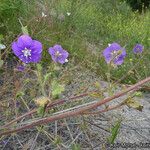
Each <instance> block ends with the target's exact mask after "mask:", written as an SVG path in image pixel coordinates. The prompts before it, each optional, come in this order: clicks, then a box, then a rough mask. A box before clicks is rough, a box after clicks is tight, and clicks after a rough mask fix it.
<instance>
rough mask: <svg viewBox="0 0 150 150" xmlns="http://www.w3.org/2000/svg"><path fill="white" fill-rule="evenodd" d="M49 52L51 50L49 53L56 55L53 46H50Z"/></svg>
mask: <svg viewBox="0 0 150 150" xmlns="http://www.w3.org/2000/svg"><path fill="white" fill-rule="evenodd" d="M48 52H49V54H50V55H51V56H54V55H55V50H54V49H53V47H50V48H49V49H48Z"/></svg>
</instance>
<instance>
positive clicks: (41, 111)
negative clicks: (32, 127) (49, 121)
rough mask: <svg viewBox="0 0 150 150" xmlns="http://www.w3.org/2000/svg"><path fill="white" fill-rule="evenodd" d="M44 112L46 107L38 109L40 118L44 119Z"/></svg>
mask: <svg viewBox="0 0 150 150" xmlns="http://www.w3.org/2000/svg"><path fill="white" fill-rule="evenodd" d="M44 112H45V106H44V107H43V106H40V107H38V109H37V113H38V115H39V116H40V117H42V116H43V115H44Z"/></svg>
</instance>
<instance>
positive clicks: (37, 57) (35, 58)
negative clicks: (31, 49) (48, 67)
mask: <svg viewBox="0 0 150 150" xmlns="http://www.w3.org/2000/svg"><path fill="white" fill-rule="evenodd" d="M41 58H42V55H41V54H36V55H32V56H31V62H33V63H38V62H39V61H40V60H41Z"/></svg>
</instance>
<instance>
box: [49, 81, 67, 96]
mask: <svg viewBox="0 0 150 150" xmlns="http://www.w3.org/2000/svg"><path fill="white" fill-rule="evenodd" d="M51 86H52V96H53V98H55V97H57V96H59V95H60V94H61V93H62V92H63V91H64V90H65V88H64V85H60V84H59V83H58V82H57V81H56V80H54V81H52V84H51Z"/></svg>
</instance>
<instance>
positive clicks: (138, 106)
mask: <svg viewBox="0 0 150 150" xmlns="http://www.w3.org/2000/svg"><path fill="white" fill-rule="evenodd" d="M125 104H126V105H127V106H128V107H130V108H134V109H137V110H139V111H142V109H143V106H142V105H141V104H140V103H139V102H138V101H135V100H134V99H133V98H131V97H129V98H128V99H127V100H126V101H125Z"/></svg>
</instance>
